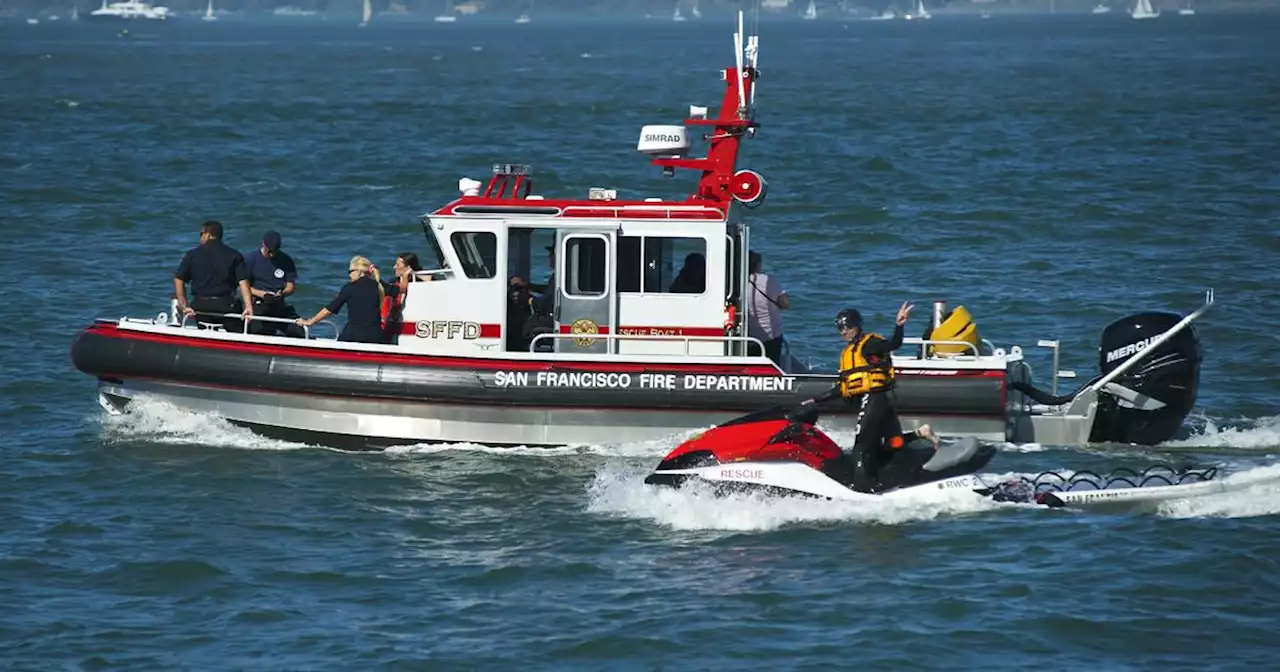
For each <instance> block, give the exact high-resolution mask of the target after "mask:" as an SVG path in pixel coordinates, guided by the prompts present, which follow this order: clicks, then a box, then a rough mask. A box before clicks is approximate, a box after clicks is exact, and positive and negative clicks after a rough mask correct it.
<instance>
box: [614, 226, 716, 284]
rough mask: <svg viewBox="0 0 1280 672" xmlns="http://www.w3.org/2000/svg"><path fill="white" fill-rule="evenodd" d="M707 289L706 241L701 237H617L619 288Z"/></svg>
mask: <svg viewBox="0 0 1280 672" xmlns="http://www.w3.org/2000/svg"><path fill="white" fill-rule="evenodd" d="M706 288H707V242H706V241H705V240H703V239H702V238H670V237H665V236H622V237H621V238H619V239H618V291H620V292H631V293H636V292H644V293H647V294H702V293H703V292H705V291H706Z"/></svg>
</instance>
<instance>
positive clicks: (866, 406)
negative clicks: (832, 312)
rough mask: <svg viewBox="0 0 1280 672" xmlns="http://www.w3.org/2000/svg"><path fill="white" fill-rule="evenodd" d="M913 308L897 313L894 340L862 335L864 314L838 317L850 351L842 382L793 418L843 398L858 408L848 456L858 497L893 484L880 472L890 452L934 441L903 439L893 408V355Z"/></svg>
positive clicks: (843, 357) (923, 433)
mask: <svg viewBox="0 0 1280 672" xmlns="http://www.w3.org/2000/svg"><path fill="white" fill-rule="evenodd" d="M912 308H913V306H912V304H910V303H905V302H904V303H903V304H902V307H901V308H899V309H898V315H897V319H896V320H895V323H896V326H895V327H894V330H893V336H892V337H891V338H890V339H889V340H888V341H886V340H885V339H884V337H883V336H881V335H879V334H872V333H866V332H864V331H862V314H861V313H859V312H858V311H857V309H855V308H846V309H844V310H842V311H840V312H839V313H837V314H836V319H835V326H836V329H839V330H840V335H841V336H842V337H843V338H844V340H845V342H846V343H848V345H846V346H845V348H844V350H843V351H842V352H841V353H840V373H839V379H838V380H837V381H836V384H835V385H834V386H833V387H832V388H831V390H830V391H828V392H826V393H824V394H821V395H819V396H817V397H814V398H813V399H809V400H808V401H805V402H804V403H803V404H802V405H801V408H800V410H798V411H794V412H793V413H792V418H793V419H795V418H798V417H802V416H803V415H804V413H805V412H806V411H807V410H808V409H810V408H812V407H813V406H812V405H813V404H817V403H821V402H824V401H827V400H830V399H835V398H837V397H843V398H844V400H845V402H846V403H848V404H850V405H851V406H857V408H858V419H857V423H856V424H855V425H854V434H853V445H852V446H851V447H850V448H849V449H848V450H846V451H844V457H845V462H846V464H847V465H848V467H849V472H850V477H849V480H850V481H851V487H852V488H853V489H854V490H857V491H858V492H877V491H879V490H881V489H883V488H885V487H886V486H888V485H890V484H885V483H882V482H881V481H880V467H881V466H883V465H884V464H885V463H886V462H888V461H889V460H890V459H892V457H893V453H892V452H891V451H894V450H897V449H899V448H902V447H903V446H904V445H906V441H907V440H908V439H910V438H915V437H916V436H919V437H921V438H928V439H930V440H932V441H934V445H935V447H936V445H937V441H936V438H935V437H933V434H932V432H931V431H930V430H929V428H928V426H927V425H926V426H924V427H921V428H920V429H918V430H916V431H915V432H913V433H912V434H911V435H904V434H903V432H902V423H901V422H900V421H899V420H898V412H897V410H896V409H894V407H893V399H892V398H891V396H890V391H891V390H892V389H893V383H894V372H893V359H892V357H891V356H890V353H891V352H893V351H894V350H897V349H898V348H900V347H902V336H903V333H902V332H903V327H904V326H906V324H907V317H908V316H909V315H910V314H911V309H912Z"/></svg>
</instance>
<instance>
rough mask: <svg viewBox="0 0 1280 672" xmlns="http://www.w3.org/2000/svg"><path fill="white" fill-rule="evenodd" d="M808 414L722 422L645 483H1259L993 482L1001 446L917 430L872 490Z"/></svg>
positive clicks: (1150, 477)
mask: <svg viewBox="0 0 1280 672" xmlns="http://www.w3.org/2000/svg"><path fill="white" fill-rule="evenodd" d="M806 413H807V414H806V415H804V416H803V417H797V416H796V415H794V414H788V413H787V412H786V411H785V410H784V409H783V408H782V407H781V406H772V407H769V408H766V409H764V410H761V411H756V412H754V413H750V414H748V415H744V416H742V417H740V418H735V419H733V420H730V421H728V422H726V423H724V424H721V425H718V426H716V427H714V428H712V429H709V430H707V431H705V432H703V433H701V434H698V435H696V436H694V437H692V438H690V439H689V440H687V441H685V442H684V443H681V444H680V445H679V446H677V447H676V448H675V449H674V450H672V451H671V452H670V453H668V454H667V456H666V457H664V458H663V459H662V461H661V462H660V463H659V464H658V468H657V469H655V470H654V472H653V473H652V474H650V475H649V476H648V477H646V478H645V480H644V482H645V483H647V484H649V485H657V486H668V487H681V486H684V485H686V484H689V483H700V484H703V485H709V486H711V489H712V491H713V492H714V493H715V494H716V495H726V494H734V493H750V492H764V493H766V494H770V495H779V496H796V495H801V496H810V497H819V498H825V499H840V500H863V501H867V500H874V499H879V498H886V499H896V498H905V497H913V498H914V497H918V496H925V497H936V496H938V495H940V494H941V495H943V496H950V494H949V493H952V492H957V491H964V490H968V491H970V492H972V493H974V494H976V495H978V496H981V497H985V498H990V499H992V500H993V501H997V502H1013V503H1019V504H1033V505H1039V506H1045V507H1049V508H1063V507H1072V508H1083V507H1092V506H1099V505H1117V504H1142V503H1151V502H1160V501H1165V500H1171V499H1183V498H1187V497H1197V496H1202V495H1208V494H1214V493H1221V492H1227V491H1230V490H1236V489H1241V488H1244V487H1248V486H1251V485H1256V484H1257V483H1258V482H1259V479H1247V478H1246V479H1234V478H1233V479H1230V480H1224V479H1222V478H1220V477H1219V476H1220V474H1219V471H1218V469H1217V468H1216V467H1209V468H1191V467H1182V468H1173V467H1169V466H1164V465H1156V466H1152V467H1148V468H1147V469H1144V470H1142V471H1135V470H1132V469H1118V470H1116V471H1113V472H1110V473H1108V474H1097V473H1095V472H1089V471H1080V472H1075V473H1073V474H1071V475H1069V476H1066V475H1063V474H1061V473H1058V472H1054V471H1048V472H1043V473H1041V474H1038V475H1036V476H1033V477H1028V476H1017V477H1013V478H1007V479H1005V480H1003V481H1001V482H999V483H996V484H994V485H988V484H987V483H986V482H984V481H983V479H982V478H981V476H979V475H978V474H977V471H978V470H979V469H982V468H983V467H985V466H986V465H987V463H988V462H990V461H991V458H992V457H993V456H994V455H995V452H996V449H995V446H993V445H989V444H983V443H980V442H979V441H978V440H976V439H973V438H971V437H970V438H965V439H960V440H957V441H951V442H948V441H946V440H944V441H943V442H942V443H941V444H940V445H939V447H938V448H937V449H935V448H934V446H933V443H932V442H931V441H930V440H928V439H924V438H919V437H916V438H912V439H911V440H909V441H907V443H906V445H904V446H903V447H902V448H900V449H898V450H895V451H888V453H887V454H889V455H891V457H890V459H889V460H888V461H887V462H886V463H884V464H883V465H882V466H881V467H880V471H879V474H877V479H876V480H877V487H876V488H875V489H874V491H873V492H858V491H856V490H854V489H853V488H852V487H851V483H852V482H853V478H852V473H850V470H849V467H848V463H847V462H846V460H845V459H844V458H843V456H842V455H841V451H840V446H839V445H837V444H836V442H835V441H832V440H831V437H829V436H827V435H826V434H825V433H823V431H822V430H820V429H818V428H817V427H816V426H815V423H816V422H817V410H816V409H813V410H810V411H806ZM1277 478H1280V476H1276V475H1271V476H1270V477H1269V478H1262V479H1260V480H1276V479H1277Z"/></svg>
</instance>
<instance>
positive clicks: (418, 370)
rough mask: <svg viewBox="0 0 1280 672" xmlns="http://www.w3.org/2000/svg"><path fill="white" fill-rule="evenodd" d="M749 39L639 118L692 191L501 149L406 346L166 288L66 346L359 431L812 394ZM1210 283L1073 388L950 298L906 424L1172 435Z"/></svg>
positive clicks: (1130, 338) (993, 432) (426, 285)
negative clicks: (763, 141)
mask: <svg viewBox="0 0 1280 672" xmlns="http://www.w3.org/2000/svg"><path fill="white" fill-rule="evenodd" d="M735 44H736V48H735V52H736V53H735V56H736V63H735V65H734V66H733V67H729V68H726V69H723V70H721V71H720V77H721V78H722V79H723V80H724V82H725V90H724V96H723V100H722V102H721V105H720V109H719V110H718V111H717V112H716V113H714V114H708V111H707V109H706V108H703V107H696V106H691V107H690V114H689V118H687V119H686V120H685V122H684V124H683V125H670V126H645V127H643V128H642V129H641V134H640V139H639V143H638V147H637V149H638V150H639V152H640V153H642V154H644V155H647V156H649V157H651V161H652V163H653V164H654V165H655V166H658V167H660V168H661V169H662V171H663V172H664V173H666V174H668V175H673V174H674V173H675V171H677V170H688V171H693V172H696V173H698V175H699V178H698V181H697V184H696V186H695V188H694V191H693V193H692V194H691V195H689V196H688V197H687V198H685V199H684V200H678V201H670V200H662V199H657V198H623V197H620V196H619V194H618V193H617V192H616V191H615V190H611V189H601V188H591V189H590V190H589V192H588V194H587V197H586V198H551V197H545V196H542V195H539V194H536V193H535V192H534V191H533V180H532V175H531V174H530V171H529V170H528V169H527V168H526V167H524V166H521V165H512V164H499V165H495V166H494V167H493V175H492V177H491V178H490V179H489V180H488V184H487V185H482V184H481V183H480V182H478V181H476V180H470V179H466V178H464V179H462V180H461V181H460V182H459V191H460V195H459V196H458V197H457V198H455V199H454V200H453V201H452V202H450V203H448V204H447V205H445V206H443V207H441V208H439V209H437V210H435V211H434V212H430V213H429V214H427V215H425V216H423V217H422V227H423V231H424V233H425V237H426V241H427V245H428V248H429V249H430V250H432V251H433V252H434V255H435V257H436V259H435V260H433V261H435V263H434V264H432V266H433V267H432V268H429V269H427V270H424V271H422V272H421V275H424V276H430V277H431V278H432V280H433V281H432V282H415V283H410V284H409V290H408V292H407V293H406V294H405V296H404V297H403V321H402V328H400V329H399V330H398V331H399V335H398V338H395V339H393V340H394V341H395V342H394V343H387V344H363V343H346V342H339V341H337V340H335V339H334V338H321V337H317V336H316V335H315V334H312V333H311V332H310V330H308V333H307V334H306V338H289V337H285V336H261V335H254V334H250V333H240V332H237V331H230V332H229V331H226V330H223V329H221V328H219V327H217V326H214V325H208V324H203V325H202V324H199V323H198V322H196V321H193V320H189V319H187V318H186V317H184V316H180V315H179V314H178V313H177V311H176V309H175V308H174V305H175V303H174V302H173V301H171V302H170V310H169V312H168V313H160V314H159V315H158V316H157V317H155V318H129V317H122V318H119V319H98V320H96V321H95V322H94V323H93V324H92V325H90V326H89V327H87V328H86V329H84V330H83V331H82V332H81V333H80V334H79V335H78V336H77V337H76V339H75V341H74V343H73V345H72V348H71V358H72V361H73V363H74V364H75V366H76V367H77V368H78V369H79V370H81V371H83V372H84V373H86V374H89V375H91V376H94V377H95V378H96V380H97V386H98V394H99V401H100V403H101V404H102V406H103V407H104V408H105V409H107V410H108V411H109V412H112V413H119V412H126V411H127V410H128V407H129V405H130V404H131V403H132V402H133V401H135V400H141V399H156V400H161V401H165V402H168V403H170V404H172V405H174V406H177V407H179V408H182V409H187V410H190V411H194V412H200V413H209V414H214V415H216V416H220V417H222V418H225V419H226V420H228V421H230V422H232V423H235V424H238V425H242V426H246V427H249V428H252V429H253V430H255V431H257V432H260V433H262V434H265V435H268V436H275V437H280V438H286V439H290V440H298V441H303V442H308V443H319V444H323V445H330V446H334V447H339V448H348V449H374V448H380V447H384V446H388V445H393V444H414V443H423V442H473V443H481V444H490V445H527V446H542V445H573V444H601V443H614V442H627V441H641V440H654V439H662V438H667V437H671V436H673V435H677V434H681V433H685V432H689V431H691V430H697V429H702V428H706V427H709V426H712V425H715V424H718V423H720V422H723V421H726V420H729V419H731V418H734V417H737V416H740V415H742V414H743V413H745V412H749V411H752V410H756V409H760V408H765V407H769V406H775V405H782V406H793V405H796V404H798V403H799V402H801V401H802V400H805V399H808V398H810V397H813V396H815V395H817V394H819V393H821V392H823V391H825V390H827V389H829V387H830V386H831V385H832V384H833V383H834V382H835V380H836V376H835V372H834V371H832V372H821V371H815V370H810V369H809V368H807V367H805V366H804V365H802V364H801V363H800V359H799V358H798V357H795V356H793V355H792V353H786V354H785V355H784V357H783V358H782V361H781V363H780V364H775V363H774V362H773V361H771V360H769V359H768V358H766V357H765V356H764V355H763V354H761V353H760V352H757V351H756V350H754V349H753V348H751V347H750V346H751V345H753V344H754V345H757V346H758V345H759V342H758V341H754V339H752V338H750V337H748V336H747V335H746V333H747V330H746V326H745V325H746V321H747V319H749V317H750V316H749V315H748V314H747V313H748V310H749V302H748V301H744V300H743V299H744V297H749V294H748V292H749V291H750V289H751V287H750V284H749V281H748V273H747V258H748V257H747V255H748V253H749V251H750V249H751V238H750V227H749V226H748V224H747V220H746V217H745V214H746V213H747V212H748V211H750V210H752V209H754V208H756V207H757V206H759V205H761V203H762V202H763V201H764V200H765V196H766V191H767V183H766V181H765V179H764V178H763V177H762V176H761V175H760V174H758V173H756V172H753V171H751V170H745V169H742V170H740V169H738V167H737V163H738V153H739V148H740V145H741V144H742V142H743V141H744V140H746V139H749V138H752V137H753V136H754V135H755V133H756V130H757V128H759V124H758V122H757V120H756V108H755V94H756V91H755V89H756V84H757V80H758V78H759V76H760V71H759V69H758V68H757V66H756V63H757V53H758V52H757V50H758V36H755V35H752V36H747V35H746V34H745V32H744V31H743V28H742V15H741V13H740V14H739V16H738V29H737V32H736V34H735ZM690 128H695V129H706V131H707V132H706V134H705V135H703V136H702V138H703V140H704V141H705V143H706V153H705V155H704V156H700V157H698V156H691V155H690V149H691V146H692V143H691V141H690V131H689V129H690ZM426 256H427V258H428V259H430V256H431V255H426ZM548 262H550V263H548ZM682 264H684V267H683V268H682V267H681V265H682ZM543 275H546V276H549V277H548V281H549V282H548V287H547V289H546V290H545V292H546V294H545V296H546V305H547V306H548V307H549V309H550V310H549V312H550V314H549V316H546V317H544V318H541V319H539V318H538V317H537V316H535V315H531V312H530V309H529V305H530V302H529V293H528V292H527V291H525V290H524V289H522V287H523V285H524V283H528V282H529V281H536V280H537V279H538V278H539V277H541V276H543ZM531 276H532V277H531ZM516 278H519V280H516ZM534 286H535V289H536V283H535V285H534ZM850 298H851V299H856V297H850ZM1211 303H1212V294H1211V293H1210V297H1209V300H1208V301H1207V302H1206V303H1205V305H1204V306H1203V307H1201V308H1200V309H1199V310H1197V311H1195V312H1194V313H1191V314H1190V315H1187V316H1185V317H1183V316H1181V315H1178V314H1173V313H1164V312H1147V313H1139V314H1137V315H1133V316H1129V317H1127V318H1123V319H1121V320H1117V321H1116V322H1114V323H1113V324H1111V325H1110V326H1109V327H1107V328H1106V329H1105V330H1104V332H1103V334H1102V339H1101V341H1102V342H1101V348H1100V350H1101V353H1100V372H1099V374H1098V376H1096V377H1094V378H1093V379H1091V380H1090V381H1089V382H1088V383H1086V384H1085V385H1083V386H1082V387H1080V388H1079V389H1078V390H1076V391H1074V392H1072V393H1070V394H1066V395H1058V394H1057V389H1056V388H1057V385H1058V376H1059V372H1058V371H1057V350H1056V345H1057V342H1056V341H1047V342H1044V341H1042V342H1040V343H1039V345H1047V346H1050V347H1053V348H1054V371H1053V375H1052V378H1053V380H1052V387H1053V389H1052V390H1051V391H1048V392H1046V391H1043V390H1040V389H1038V388H1036V387H1035V386H1034V385H1033V383H1032V380H1031V375H1030V367H1029V366H1028V364H1027V363H1026V362H1025V361H1024V354H1023V351H1022V349H1021V348H1020V347H1018V346H1012V347H1010V348H1008V349H1005V348H999V347H995V346H994V345H993V344H992V343H991V342H989V341H986V340H983V339H981V338H979V336H978V334H977V329H976V326H975V325H974V323H973V320H972V317H971V316H970V315H968V313H967V311H965V310H964V308H963V307H962V306H958V307H956V308H955V309H954V310H947V308H946V306H945V305H942V304H938V305H935V310H934V315H933V319H932V320H931V322H930V324H929V328H930V333H929V334H928V337H927V338H908V339H907V340H906V342H905V345H904V347H903V348H902V349H900V350H899V351H898V352H896V353H895V354H894V357H893V363H894V366H895V368H896V375H897V388H896V395H897V408H898V410H899V413H900V415H901V416H902V420H903V425H904V427H905V428H906V429H911V428H913V427H916V426H918V425H920V424H923V423H928V424H929V425H931V426H932V427H933V429H934V431H935V432H936V433H938V434H940V435H944V436H972V437H976V438H979V439H982V440H987V441H1000V440H1008V441H1015V442H1030V441H1037V442H1041V443H1045V444H1055V445H1080V444H1084V443H1088V442H1110V441H1115V442H1132V443H1141V444H1155V443H1158V442H1161V441H1164V440H1167V439H1169V438H1171V437H1172V436H1173V435H1174V433H1175V432H1176V431H1177V430H1178V428H1179V427H1180V426H1181V424H1182V422H1183V420H1184V419H1185V417H1186V415H1187V413H1188V412H1189V411H1190V410H1191V407H1192V405H1193V404H1194V402H1195V398H1196V391H1197V386H1198V379H1199V368H1200V357H1201V356H1200V345H1199V340H1198V338H1197V336H1196V333H1195V330H1194V327H1193V326H1192V324H1191V323H1192V322H1193V321H1194V320H1195V319H1197V318H1198V317H1199V316H1200V315H1201V314H1202V313H1203V312H1204V311H1205V310H1206V309H1208V307H1209V306H1210V305H1211ZM255 319H270V318H255ZM531 325H541V326H537V328H533V329H531V328H530V326H531ZM202 327H203V328H202ZM822 413H823V416H824V419H825V420H824V422H825V424H826V426H827V427H828V428H832V429H842V428H852V425H853V420H854V416H853V414H852V413H850V412H849V411H847V410H845V409H844V407H843V406H842V405H841V404H840V403H839V402H835V403H833V404H831V405H829V406H827V407H825V408H823V409H822Z"/></svg>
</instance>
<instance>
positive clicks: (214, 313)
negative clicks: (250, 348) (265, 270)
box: [173, 219, 253, 331]
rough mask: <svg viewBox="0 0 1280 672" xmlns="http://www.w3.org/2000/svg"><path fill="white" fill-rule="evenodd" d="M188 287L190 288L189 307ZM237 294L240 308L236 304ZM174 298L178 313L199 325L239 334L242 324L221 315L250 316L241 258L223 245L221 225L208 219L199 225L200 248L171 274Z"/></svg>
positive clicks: (229, 247)
mask: <svg viewBox="0 0 1280 672" xmlns="http://www.w3.org/2000/svg"><path fill="white" fill-rule="evenodd" d="M187 285H191V294H192V297H191V302H190V303H187ZM237 291H238V292H239V294H240V298H241V301H242V303H241V305H237V304H236V293H237ZM173 295H174V297H175V298H176V299H177V300H178V311H179V312H181V313H182V314H184V315H186V316H188V317H195V318H196V319H197V321H198V323H200V324H207V323H220V324H222V328H223V329H226V330H227V331H240V330H242V329H244V322H243V321H241V320H238V319H235V318H234V317H231V318H229V317H224V315H226V314H228V313H235V312H239V311H243V317H244V319H246V320H247V319H249V318H250V317H252V316H253V304H252V302H251V301H250V298H249V275H248V273H247V272H246V269H245V265H244V257H243V256H241V255H240V253H239V252H237V251H236V250H235V249H234V248H232V247H231V246H229V245H227V244H226V243H224V242H222V223H221V222H219V221H217V220H212V219H211V220H209V221H207V222H205V223H203V224H201V225H200V244H199V245H197V246H196V247H193V248H191V249H190V250H187V253H186V254H185V255H183V257H182V261H181V263H179V264H178V269H177V270H175V271H174V272H173ZM201 328H202V329H203V328H204V327H203V326H202V327H201Z"/></svg>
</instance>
